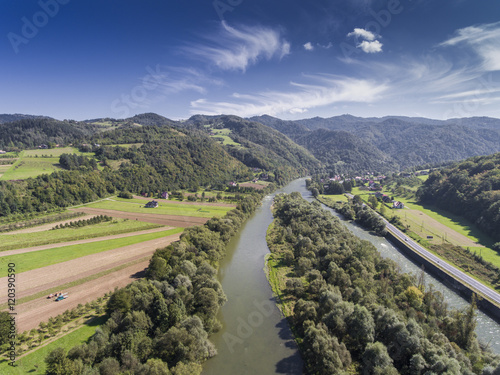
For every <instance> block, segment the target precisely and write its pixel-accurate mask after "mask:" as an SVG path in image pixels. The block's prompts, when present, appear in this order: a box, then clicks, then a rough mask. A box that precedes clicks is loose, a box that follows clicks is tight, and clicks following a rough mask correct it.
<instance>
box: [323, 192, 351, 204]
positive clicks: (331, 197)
mask: <svg viewBox="0 0 500 375" xmlns="http://www.w3.org/2000/svg"><path fill="white" fill-rule="evenodd" d="M318 198H320V199H321V200H324V201H331V202H332V203H335V202H347V201H348V200H349V199H348V198H347V197H346V196H345V195H344V194H336V195H326V194H320V195H319V196H318Z"/></svg>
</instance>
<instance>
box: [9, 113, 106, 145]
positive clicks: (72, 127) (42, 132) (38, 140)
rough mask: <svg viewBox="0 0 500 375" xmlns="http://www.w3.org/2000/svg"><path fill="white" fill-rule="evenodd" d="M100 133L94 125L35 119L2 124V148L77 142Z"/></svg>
mask: <svg viewBox="0 0 500 375" xmlns="http://www.w3.org/2000/svg"><path fill="white" fill-rule="evenodd" d="M97 131H99V127H98V126H97V125H93V124H85V123H81V122H76V121H58V120H54V119H51V118H46V117H33V118H25V119H21V120H17V121H14V122H6V123H3V124H0V148H7V147H18V148H21V149H24V148H33V147H37V146H39V145H41V144H49V143H54V144H64V143H70V142H75V141H78V140H81V139H84V138H85V137H89V136H91V135H92V134H94V133H96V132H97Z"/></svg>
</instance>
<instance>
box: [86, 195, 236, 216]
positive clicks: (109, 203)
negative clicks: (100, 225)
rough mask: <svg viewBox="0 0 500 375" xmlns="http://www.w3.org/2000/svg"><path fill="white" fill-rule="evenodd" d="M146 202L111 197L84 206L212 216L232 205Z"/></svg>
mask: <svg viewBox="0 0 500 375" xmlns="http://www.w3.org/2000/svg"><path fill="white" fill-rule="evenodd" d="M146 203H147V201H146V200H144V199H122V198H113V200H110V199H108V200H103V201H100V202H96V203H90V204H87V205H85V207H91V208H100V209H105V210H116V211H123V212H135V213H146V214H159V215H175V216H194V217H206V218H211V217H213V216H218V217H221V216H224V215H225V214H226V213H227V212H228V211H231V210H232V209H233V207H220V206H214V205H208V204H207V205H203V204H199V205H198V204H183V203H175V202H172V201H168V202H167V201H162V200H158V203H159V207H157V208H145V207H144V205H145V204H146Z"/></svg>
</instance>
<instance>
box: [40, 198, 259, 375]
mask: <svg viewBox="0 0 500 375" xmlns="http://www.w3.org/2000/svg"><path fill="white" fill-rule="evenodd" d="M266 192H267V191H263V192H260V193H257V192H256V193H254V194H249V195H247V197H246V198H245V199H243V200H242V201H241V202H240V203H239V204H238V206H237V208H236V209H234V210H232V211H230V212H228V213H227V215H226V216H225V217H223V218H213V219H211V220H209V221H208V222H207V223H206V224H205V225H203V226H199V227H193V228H188V229H186V230H185V232H184V233H183V234H182V236H181V239H180V241H178V242H175V243H173V244H172V245H170V246H168V247H166V248H163V249H160V250H157V251H156V253H155V254H154V256H153V258H152V259H151V261H150V264H149V267H148V269H147V273H146V276H147V279H143V280H140V281H136V282H134V283H132V284H130V285H129V286H127V287H126V288H123V289H119V290H117V291H115V293H113V295H112V296H111V298H110V299H109V302H108V305H107V313H108V315H109V319H108V320H107V322H106V324H104V326H102V327H100V328H98V329H97V330H96V333H95V335H94V336H92V338H91V339H90V341H89V342H88V343H86V344H82V345H78V346H76V347H74V348H72V349H70V350H69V352H68V353H66V352H65V351H64V350H63V349H56V350H54V351H52V352H51V353H50V354H49V355H48V356H47V358H46V359H45V362H46V363H47V372H46V374H86V375H88V374H96V375H97V374H101V375H103V374H106V375H107V374H110V375H111V374H119V373H126V374H141V375H142V374H146V375H153V374H155V375H156V374H161V375H169V374H174V375H184V374H185V375H196V374H200V373H201V363H202V362H203V361H205V360H206V359H208V358H210V357H212V356H214V355H215V354H216V353H217V351H216V349H215V347H214V345H213V344H212V343H211V342H210V341H209V340H208V336H209V334H211V333H213V332H216V331H217V330H218V329H219V328H220V327H221V324H220V322H219V321H218V320H217V312H218V310H219V308H220V306H221V305H222V304H223V303H224V302H225V301H226V296H225V294H224V292H223V290H222V287H221V285H220V283H219V281H218V280H217V267H218V262H219V260H220V259H221V258H222V257H223V256H224V254H225V247H226V244H227V242H228V241H229V239H230V238H231V236H233V235H234V234H235V233H236V232H237V230H238V229H239V227H240V226H241V225H242V223H243V222H244V220H245V219H246V218H247V217H248V216H249V215H250V214H251V213H252V212H253V211H254V210H255V208H256V207H257V206H258V204H259V202H260V200H261V198H262V196H263V194H265V193H266Z"/></svg>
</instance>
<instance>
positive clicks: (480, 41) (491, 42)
mask: <svg viewBox="0 0 500 375" xmlns="http://www.w3.org/2000/svg"><path fill="white" fill-rule="evenodd" d="M461 44H465V45H468V46H469V47H471V48H472V50H473V51H475V53H476V54H477V55H478V56H479V57H480V58H481V59H482V64H481V66H480V68H481V69H482V70H484V71H497V70H500V22H496V23H490V24H483V25H478V26H469V27H465V28H463V29H459V30H457V31H455V36H454V37H452V38H450V39H448V40H445V41H444V42H442V43H441V44H440V46H445V47H446V46H458V45H461Z"/></svg>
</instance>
